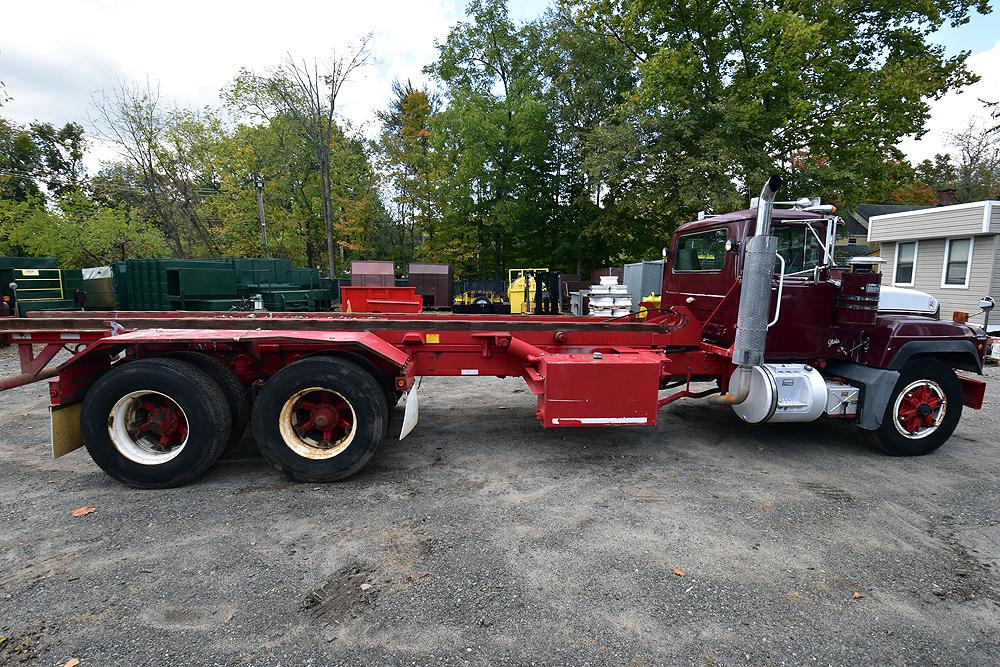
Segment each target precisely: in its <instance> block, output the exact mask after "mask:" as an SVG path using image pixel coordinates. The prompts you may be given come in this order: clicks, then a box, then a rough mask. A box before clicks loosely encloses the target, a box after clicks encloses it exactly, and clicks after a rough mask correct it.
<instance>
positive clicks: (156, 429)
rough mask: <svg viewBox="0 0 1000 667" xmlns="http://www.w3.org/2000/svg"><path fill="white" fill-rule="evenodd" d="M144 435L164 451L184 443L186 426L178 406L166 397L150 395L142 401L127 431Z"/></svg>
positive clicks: (186, 431)
mask: <svg viewBox="0 0 1000 667" xmlns="http://www.w3.org/2000/svg"><path fill="white" fill-rule="evenodd" d="M133 429H134V430H135V431H137V432H138V434H139V435H146V436H148V437H150V438H152V439H154V440H157V441H158V442H157V444H159V446H160V447H162V448H164V449H171V448H173V447H176V446H177V445H179V444H181V443H182V442H184V439H185V438H187V435H188V424H187V420H186V419H185V418H184V412H183V411H182V410H181V408H180V406H179V405H177V404H176V403H174V402H173V401H172V400H170V399H169V398H167V397H166V396H157V395H154V394H150V395H149V396H146V397H144V398H143V399H142V401H141V402H140V403H139V406H138V408H137V409H136V411H135V419H134V421H133V422H132V424H131V428H130V429H129V430H133Z"/></svg>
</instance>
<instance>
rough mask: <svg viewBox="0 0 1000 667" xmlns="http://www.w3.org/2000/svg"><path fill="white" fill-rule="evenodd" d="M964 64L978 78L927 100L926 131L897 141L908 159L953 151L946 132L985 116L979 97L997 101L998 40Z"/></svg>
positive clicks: (999, 83) (987, 115) (987, 114)
mask: <svg viewBox="0 0 1000 667" xmlns="http://www.w3.org/2000/svg"><path fill="white" fill-rule="evenodd" d="M968 64H969V69H971V70H972V71H973V72H975V73H976V74H978V75H979V76H980V77H981V78H980V80H979V82H978V83H975V84H973V85H971V86H968V87H966V88H963V89H961V90H960V91H957V92H951V93H948V94H947V95H945V96H944V97H942V98H941V99H940V100H937V101H934V102H931V117H930V120H929V121H928V123H927V134H925V135H924V136H923V137H922V138H920V139H919V140H918V139H914V138H912V137H908V138H906V139H904V140H903V141H901V142H900V144H899V147H900V149H901V150H902V151H903V152H904V153H905V154H906V155H907V157H909V158H910V160H911V161H913V162H919V161H921V160H925V159H930V158H933V157H934V155H935V154H936V153H947V152H949V151H951V152H954V149H953V148H951V147H950V146H949V144H950V141H949V139H948V136H949V135H950V134H952V133H954V132H957V131H959V130H962V129H964V128H965V127H966V125H968V123H969V121H970V120H976V121H981V122H986V121H987V120H989V118H990V110H988V109H987V108H986V107H985V106H984V105H983V103H982V102H981V100H987V101H1000V42H997V43H996V44H995V45H993V48H991V49H988V50H986V51H980V52H979V53H976V54H973V55H972V56H970V58H969V60H968Z"/></svg>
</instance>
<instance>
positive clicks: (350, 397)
mask: <svg viewBox="0 0 1000 667" xmlns="http://www.w3.org/2000/svg"><path fill="white" fill-rule="evenodd" d="M388 417H389V407H388V401H387V398H386V391H385V388H384V387H383V386H382V384H381V383H380V382H379V381H378V380H377V379H376V378H375V377H374V376H373V375H372V374H371V373H370V372H368V371H367V370H366V369H365V368H363V367H362V366H360V365H358V364H355V363H353V362H351V361H348V360H346V359H342V358H337V357H322V356H320V357H310V358H307V359H302V360H300V361H297V362H295V363H293V364H290V365H289V366H287V367H285V368H283V369H282V370H280V371H278V372H277V373H275V374H274V376H272V377H271V378H270V379H269V380H268V381H267V383H266V384H265V385H264V387H263V389H261V391H260V393H259V394H258V395H257V400H256V401H255V402H254V408H253V417H252V420H251V425H252V428H253V435H254V439H255V440H256V441H257V445H258V447H259V448H260V451H261V454H263V456H264V458H265V459H267V460H268V461H269V462H270V463H271V465H273V466H274V467H275V468H277V469H278V470H280V471H281V472H283V473H284V474H285V475H287V476H288V477H289V478H291V479H293V480H296V481H300V482H334V481H337V480H341V479H345V478H347V477H350V476H351V475H353V474H354V473H356V472H357V471H358V470H360V469H361V468H363V467H364V466H365V464H366V463H368V461H369V460H370V459H371V457H372V456H374V454H375V451H376V450H377V449H378V447H379V445H381V444H382V439H383V438H384V436H385V430H386V426H387V423H388Z"/></svg>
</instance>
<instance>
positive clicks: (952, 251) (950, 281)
mask: <svg viewBox="0 0 1000 667" xmlns="http://www.w3.org/2000/svg"><path fill="white" fill-rule="evenodd" d="M971 269H972V239H971V238H967V239H948V240H947V242H946V245H945V248H944V269H943V270H942V272H941V287H957V288H966V287H968V286H969V272H970V271H971Z"/></svg>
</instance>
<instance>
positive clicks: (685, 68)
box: [578, 0, 989, 219]
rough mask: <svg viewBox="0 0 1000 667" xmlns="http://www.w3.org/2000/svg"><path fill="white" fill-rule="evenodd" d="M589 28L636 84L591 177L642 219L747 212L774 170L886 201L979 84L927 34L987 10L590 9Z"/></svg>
mask: <svg viewBox="0 0 1000 667" xmlns="http://www.w3.org/2000/svg"><path fill="white" fill-rule="evenodd" d="M578 10H579V16H580V17H581V20H583V21H585V22H586V23H587V24H588V25H589V26H591V28H592V29H593V30H594V31H595V32H596V33H598V34H602V35H606V36H608V37H609V38H611V39H614V40H615V41H617V42H618V43H619V44H621V45H622V47H623V48H625V49H627V50H628V51H629V53H630V54H631V55H632V58H633V63H634V66H635V69H636V72H637V74H638V82H637V85H636V86H635V88H634V90H632V91H630V93H629V95H628V98H629V99H628V101H627V102H626V103H625V104H623V105H622V106H621V107H620V108H619V109H618V118H617V121H616V122H615V123H613V124H609V125H608V126H607V127H605V128H602V129H601V130H600V131H599V132H596V133H595V135H594V141H593V144H592V149H593V153H592V158H591V160H590V162H589V166H590V168H591V169H593V170H595V171H596V172H597V173H599V174H600V175H602V176H603V177H604V178H605V179H606V180H608V181H609V182H610V183H611V187H612V189H613V190H615V191H617V192H618V193H619V195H620V198H622V199H627V200H629V201H630V202H632V204H631V205H632V206H635V207H638V208H639V209H640V211H639V212H640V213H641V214H643V215H650V216H652V215H657V212H659V214H658V215H659V217H663V216H664V215H666V217H667V218H668V219H670V218H673V219H678V218H679V219H683V218H686V217H690V216H691V215H693V213H694V212H696V211H697V210H699V209H702V208H706V209H715V210H719V209H724V208H728V207H731V206H733V205H734V204H738V203H740V201H741V200H742V203H743V204H744V205H745V203H746V201H747V198H748V197H749V196H751V195H753V194H755V189H756V187H757V185H758V184H759V183H760V182H761V181H762V179H763V178H764V177H765V176H766V175H767V174H769V173H773V172H783V173H784V174H785V175H786V177H787V180H788V189H787V191H788V192H791V193H802V194H807V193H808V194H813V193H816V194H821V195H823V196H824V197H825V198H828V199H829V198H833V199H837V200H840V201H843V202H845V203H848V204H852V203H854V202H857V201H858V200H859V199H860V198H861V197H863V196H864V195H865V193H867V192H870V191H873V190H876V191H877V190H885V189H887V184H886V183H885V178H886V174H887V173H890V174H891V173H892V170H891V169H890V170H887V168H886V167H887V165H893V164H895V163H899V162H902V156H901V154H900V153H899V151H898V149H897V148H896V145H897V143H898V141H899V140H900V139H901V138H902V137H904V136H906V135H911V134H917V135H919V134H920V133H922V132H923V131H924V126H925V123H926V121H927V118H928V114H929V106H928V101H929V100H934V99H937V98H939V97H940V96H941V95H943V94H944V93H945V92H947V91H948V90H951V89H954V88H956V87H959V86H963V85H966V84H969V83H972V82H973V81H975V80H976V77H975V76H974V75H973V74H972V73H971V72H970V71H969V70H968V68H967V67H966V65H965V61H966V58H967V56H968V53H960V54H958V55H955V56H948V55H947V54H946V53H945V50H944V47H942V46H940V45H937V44H934V43H933V42H932V41H931V40H930V36H931V35H932V34H933V33H934V32H935V31H936V30H937V29H938V28H940V27H941V26H943V25H945V24H953V25H958V24H961V23H964V22H966V21H967V20H968V16H969V13H970V12H973V11H979V12H984V13H985V12H988V11H989V6H988V4H987V3H986V2H985V1H984V0H943V1H942V2H937V3H931V4H927V3H924V4H920V3H916V4H914V3H902V4H900V3H899V2H895V1H891V2H890V1H888V0H859V1H856V2H848V3H846V4H845V3H844V2H842V1H841V0H819V1H817V2H809V3H803V2H798V1H786V0H781V1H779V2H776V3H761V2H759V1H757V0H727V1H726V2H721V3H700V2H680V3H676V2H671V3H667V2H662V1H659V0H589V1H587V2H583V3H581V4H580V5H578Z"/></svg>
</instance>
